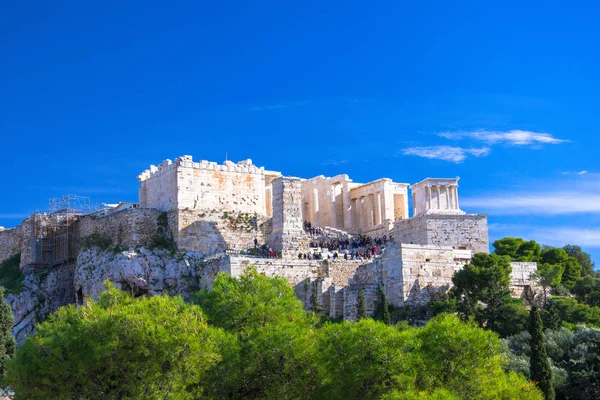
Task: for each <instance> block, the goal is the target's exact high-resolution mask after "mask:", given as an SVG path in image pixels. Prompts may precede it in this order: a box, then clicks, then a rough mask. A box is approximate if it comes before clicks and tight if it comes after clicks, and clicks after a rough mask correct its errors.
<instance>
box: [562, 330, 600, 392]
mask: <svg viewBox="0 0 600 400" xmlns="http://www.w3.org/2000/svg"><path fill="white" fill-rule="evenodd" d="M573 342H574V346H573V347H572V348H571V350H570V351H569V353H568V355H567V357H566V359H567V362H566V365H567V366H568V372H569V380H568V384H567V391H568V393H569V398H572V399H600V330H598V329H585V328H584V329H578V331H577V332H576V333H575V337H574V339H573Z"/></svg>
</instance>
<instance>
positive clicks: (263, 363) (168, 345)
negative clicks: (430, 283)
mask: <svg viewBox="0 0 600 400" xmlns="http://www.w3.org/2000/svg"><path fill="white" fill-rule="evenodd" d="M198 302H199V303H200V305H201V307H202V310H201V309H200V308H199V307H198V306H194V305H187V304H185V303H183V301H182V300H181V299H180V298H170V297H166V296H164V297H163V296H157V297H153V298H151V299H145V298H139V299H134V298H132V297H131V296H129V295H127V294H125V293H123V292H120V291H118V290H116V289H114V288H113V287H110V286H109V287H108V289H107V291H106V292H104V293H103V294H102V295H101V298H100V300H99V301H98V302H90V303H89V304H88V305H87V306H85V307H80V308H79V309H77V308H76V307H74V306H71V307H66V308H62V309H61V310H59V311H58V312H57V313H55V314H54V315H53V316H52V317H51V318H50V319H49V320H48V321H47V322H44V323H42V324H40V325H39V326H38V332H37V334H36V335H35V336H33V337H30V338H29V339H28V340H27V342H26V343H25V344H24V345H23V346H22V347H21V348H20V349H19V350H18V351H17V355H16V357H15V358H14V359H13V360H11V361H10V362H9V365H8V368H9V373H8V377H9V380H10V383H12V384H13V386H14V388H15V391H16V393H17V399H18V398H21V399H42V398H78V399H88V398H94V399H96V398H105V399H116V398H129V399H153V398H156V399H158V398H164V399H200V398H209V399H259V398H260V399H292V398H293V399H361V400H362V399H379V398H388V399H442V398H444V399H445V398H448V399H453V398H471V399H513V398H519V399H522V400H527V399H541V395H540V393H539V391H538V390H537V388H535V386H534V385H532V384H530V383H529V382H527V381H526V380H525V379H524V378H523V377H522V376H521V375H518V374H516V373H509V374H506V373H504V372H503V371H502V370H501V368H500V363H501V361H502V358H501V356H500V353H499V344H498V337H497V336H496V334H495V333H493V332H490V331H485V330H482V329H480V328H478V327H476V326H474V325H472V324H470V323H463V322H461V321H460V320H459V319H458V318H457V317H455V316H452V315H440V316H437V317H436V318H434V319H433V320H432V321H431V322H430V323H429V324H428V325H427V326H426V327H425V328H409V329H402V330H400V329H398V328H397V327H394V326H390V325H386V324H384V323H382V322H378V321H374V320H372V319H368V318H366V319H364V320H361V321H360V322H344V323H339V324H327V323H326V324H325V325H324V326H321V324H320V323H319V321H318V318H316V317H315V315H314V313H306V312H304V310H303V308H302V304H301V302H300V301H299V300H298V299H296V297H295V296H294V292H293V290H292V289H291V288H290V286H289V285H288V284H287V282H286V281H285V280H283V279H281V278H267V277H265V276H263V275H260V274H258V273H257V272H256V271H255V270H249V271H247V272H246V273H245V274H243V275H242V276H241V277H240V278H233V277H231V276H228V275H220V276H218V278H217V280H216V281H215V282H214V288H213V290H212V291H211V292H203V293H201V294H199V296H198ZM204 317H206V319H207V320H208V323H207V322H206V320H205V319H204ZM211 325H212V326H211Z"/></svg>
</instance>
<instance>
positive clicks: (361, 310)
mask: <svg viewBox="0 0 600 400" xmlns="http://www.w3.org/2000/svg"><path fill="white" fill-rule="evenodd" d="M357 303H358V304H357V308H358V319H359V320H361V319H364V318H367V309H366V308H365V293H364V290H363V289H360V290H359V291H358V299H357Z"/></svg>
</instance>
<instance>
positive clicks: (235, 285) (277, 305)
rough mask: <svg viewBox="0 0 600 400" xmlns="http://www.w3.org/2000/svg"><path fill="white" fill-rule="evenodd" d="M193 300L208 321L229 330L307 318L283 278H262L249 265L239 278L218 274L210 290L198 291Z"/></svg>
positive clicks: (247, 329)
mask: <svg viewBox="0 0 600 400" xmlns="http://www.w3.org/2000/svg"><path fill="white" fill-rule="evenodd" d="M196 301H197V302H198V304H200V307H202V310H204V312H205V313H206V315H207V317H208V320H209V322H210V323H211V324H214V325H216V326H218V327H221V328H224V329H226V330H228V331H230V332H240V331H250V330H252V329H256V328H261V327H264V326H266V325H267V324H268V323H277V322H286V321H288V322H294V321H300V320H305V319H306V318H307V316H306V312H305V311H304V307H303V305H302V302H300V300H298V298H297V297H296V295H295V293H294V291H293V290H292V289H291V288H290V285H289V284H288V282H287V281H286V280H285V279H283V278H269V277H266V276H264V275H262V274H259V273H258V272H257V271H256V269H255V268H252V267H249V268H248V269H247V270H246V271H245V273H244V274H242V275H241V276H240V277H239V278H234V277H232V276H231V275H229V274H224V273H220V274H219V275H218V276H217V279H216V280H215V281H214V282H213V289H212V290H211V291H202V292H199V293H198V295H197V297H196Z"/></svg>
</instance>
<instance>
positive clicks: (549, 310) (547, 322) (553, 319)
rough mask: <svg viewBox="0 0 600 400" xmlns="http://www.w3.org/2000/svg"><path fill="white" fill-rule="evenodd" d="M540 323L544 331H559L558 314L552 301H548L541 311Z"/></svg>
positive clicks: (556, 307)
mask: <svg viewBox="0 0 600 400" xmlns="http://www.w3.org/2000/svg"><path fill="white" fill-rule="evenodd" d="M542 321H543V323H544V328H546V329H551V330H553V331H555V330H557V329H560V325H561V324H560V314H559V312H558V306H557V305H556V303H555V302H554V301H552V300H550V301H549V302H547V303H546V309H545V310H544V311H542Z"/></svg>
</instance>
